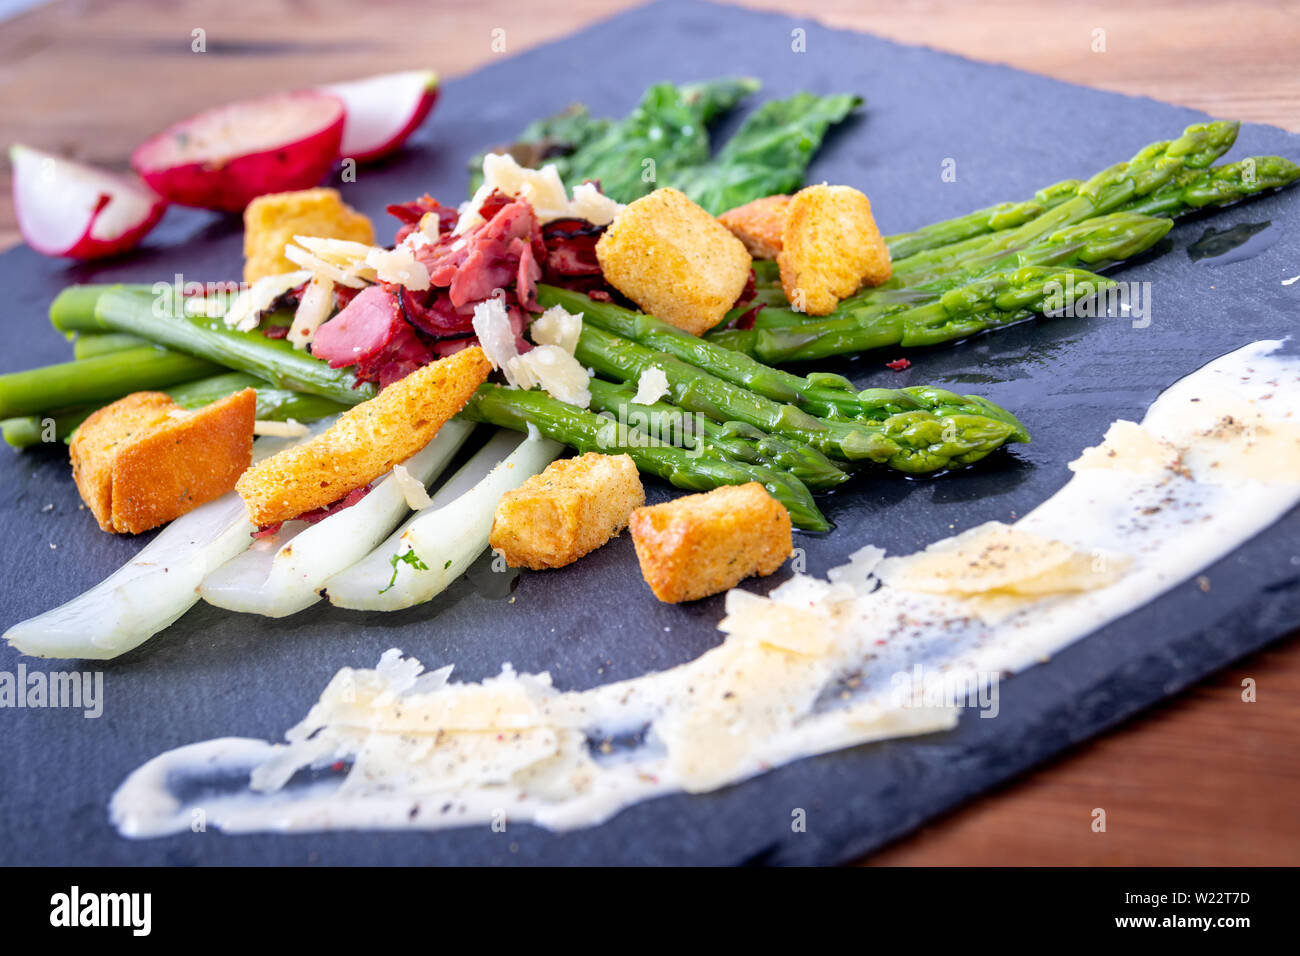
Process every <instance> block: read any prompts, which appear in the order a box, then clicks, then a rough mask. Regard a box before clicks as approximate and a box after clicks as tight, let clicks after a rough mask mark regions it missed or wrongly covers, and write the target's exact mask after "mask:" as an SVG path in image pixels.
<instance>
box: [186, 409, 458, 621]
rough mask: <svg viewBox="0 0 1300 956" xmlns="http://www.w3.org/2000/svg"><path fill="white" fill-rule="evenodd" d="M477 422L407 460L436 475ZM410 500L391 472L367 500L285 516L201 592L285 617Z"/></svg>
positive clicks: (420, 472)
mask: <svg viewBox="0 0 1300 956" xmlns="http://www.w3.org/2000/svg"><path fill="white" fill-rule="evenodd" d="M473 430H474V426H473V425H472V424H471V423H469V422H462V421H458V420H455V419H453V420H452V421H449V422H447V423H446V424H445V425H443V426H442V428H440V429H439V430H438V434H437V435H436V436H434V439H433V441H431V442H429V444H428V445H426V446H425V447H424V448H423V449H421V450H420V451H418V452H416V454H414V455H412V456H411V457H410V458H409V459H407V460H406V461H405V462H404V463H403V465H404V467H405V468H406V470H407V471H408V472H410V473H411V474H412V475H413V476H414V477H415V478H416V479H417V480H418V481H420V482H421V483H423V484H425V485H427V484H428V483H429V482H431V481H433V480H434V479H435V478H436V477H437V476H438V475H439V474H441V473H442V470H443V469H444V468H446V467H447V464H448V463H449V462H450V461H451V459H452V457H453V456H455V454H456V452H457V451H458V450H459V449H460V447H461V446H462V445H463V444H464V443H465V440H466V439H468V438H469V436H470V433H471V432H472V431H473ZM408 510H409V509H408V507H407V504H406V498H405V496H404V495H403V492H402V488H401V485H400V483H399V482H397V481H396V480H394V477H393V474H392V472H389V473H388V474H387V475H385V476H384V477H383V478H381V479H379V481H378V482H377V483H376V485H375V487H374V488H372V489H371V490H370V493H369V494H367V495H366V496H365V497H364V498H362V499H361V500H360V501H358V502H357V503H356V504H354V505H352V506H351V507H349V508H345V509H343V510H342V511H340V512H338V513H337V514H334V515H330V516H329V517H328V518H326V519H324V520H323V521H319V522H317V523H316V524H312V525H309V524H306V523H305V522H301V521H289V522H286V523H285V525H284V527H283V528H282V529H281V530H280V531H279V532H277V533H276V534H274V535H272V536H270V537H269V538H263V539H260V540H258V541H256V542H254V544H253V546H252V547H251V548H249V549H248V550H247V551H245V552H244V553H242V554H239V555H236V556H235V557H234V558H232V559H231V560H230V561H228V562H226V563H225V564H223V565H222V566H221V567H219V568H217V569H216V570H215V571H213V572H211V573H210V574H209V575H208V576H207V577H205V578H204V579H203V583H202V585H200V588H199V593H200V594H201V596H202V597H203V600H205V601H207V602H208V603H209V604H212V605H215V606H217V607H223V608H226V609H227V610H231V611H242V612H244V613H248V614H262V615H265V616H267V617H286V616H288V615H290V614H295V613H297V612H298V611H301V610H304V609H305V608H308V607H310V606H311V605H313V604H315V603H316V602H317V601H319V600H320V594H319V593H317V592H318V590H319V589H320V587H321V585H323V584H324V583H325V581H326V580H327V579H328V578H329V577H330V576H332V575H334V574H337V573H338V572H339V571H343V570H345V569H346V568H348V567H349V566H351V565H352V564H355V563H356V562H357V561H360V560H361V559H362V558H364V557H365V556H366V555H367V554H369V553H370V552H371V551H372V550H373V549H374V548H375V546H376V545H378V544H379V543H380V541H382V540H383V539H384V538H385V537H386V536H387V535H388V533H389V532H390V531H392V529H393V527H394V526H395V525H396V524H397V523H398V521H400V520H401V517H402V515H403V514H405V513H407V511H408Z"/></svg>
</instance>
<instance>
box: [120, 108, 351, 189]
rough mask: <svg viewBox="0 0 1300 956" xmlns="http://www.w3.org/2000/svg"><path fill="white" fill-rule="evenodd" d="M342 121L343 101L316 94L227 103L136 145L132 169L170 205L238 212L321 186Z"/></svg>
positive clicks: (336, 149)
mask: <svg viewBox="0 0 1300 956" xmlns="http://www.w3.org/2000/svg"><path fill="white" fill-rule="evenodd" d="M343 120H344V108H343V101H342V100H340V99H339V98H338V97H336V96H332V95H331V94H329V93H325V92H322V91H320V90H304V91H302V92H298V93H278V94H276V95H274V96H268V97H264V98H262V99H257V100H244V101H243V102H239V103H230V104H228V105H226V106H219V107H217V108H216V109H211V110H206V111H204V112H202V113H199V114H197V115H195V116H191V117H190V118H189V119H187V120H183V121H181V122H180V123H177V124H176V125H175V126H172V127H171V128H170V129H167V130H165V131H164V132H162V133H159V134H158V135H157V136H155V137H153V138H152V139H150V140H148V141H147V142H145V143H143V144H141V145H140V146H138V147H136V150H135V152H134V153H132V154H131V166H132V168H134V169H135V171H136V172H138V173H139V174H140V175H141V176H142V177H144V180H145V182H147V183H148V184H149V185H150V186H152V187H153V188H154V189H156V190H157V191H158V192H159V193H160V194H162V196H163V197H165V198H166V199H169V200H171V201H172V202H176V203H180V204H181V205H183V206H199V207H201V208H203V209H219V210H223V211H226V212H239V211H241V210H242V209H243V208H244V207H245V206H247V205H248V203H249V202H250V201H251V200H252V199H254V198H256V197H257V196H261V195H263V194H264V193H274V192H284V191H286V190H290V189H308V188H310V187H312V186H315V185H317V184H318V183H320V181H321V180H322V179H323V178H324V177H325V174H326V173H327V172H329V169H330V166H331V165H333V163H334V160H335V158H336V157H337V156H338V153H339V144H340V143H341V142H342V138H343Z"/></svg>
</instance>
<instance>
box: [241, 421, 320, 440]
mask: <svg viewBox="0 0 1300 956" xmlns="http://www.w3.org/2000/svg"><path fill="white" fill-rule="evenodd" d="M309 433H310V429H309V428H308V427H307V426H306V425H304V424H303V423H302V422H300V421H295V420H294V419H292V418H288V419H285V420H284V421H282V422H272V421H262V420H260V419H259V420H258V421H255V422H253V434H254V435H269V436H270V437H272V438H302V437H303V436H304V435H307V434H309Z"/></svg>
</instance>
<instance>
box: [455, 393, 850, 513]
mask: <svg viewBox="0 0 1300 956" xmlns="http://www.w3.org/2000/svg"><path fill="white" fill-rule="evenodd" d="M460 415H461V417H462V418H465V419H468V420H469V421H475V422H487V423H489V424H492V425H498V426H500V427H502V428H513V429H515V430H516V431H526V430H527V428H528V426H529V425H530V424H531V425H532V426H533V427H534V428H536V429H537V430H538V431H539V432H541V433H542V434H543V435H545V436H546V437H547V438H552V439H554V440H555V441H559V442H563V443H564V444H566V445H569V446H571V447H573V448H576V449H578V450H579V451H582V452H589V451H590V452H602V453H604V454H615V455H617V454H627V455H629V456H631V458H632V460H633V461H634V462H636V466H637V468H639V469H640V470H641V471H644V472H647V473H649V474H653V475H657V476H658V477H660V478H663V479H665V480H666V481H668V482H671V483H672V484H673V485H676V486H677V487H678V488H685V489H686V490H688V491H709V490H711V489H713V488H717V487H719V486H721V485H741V484H746V483H748V482H751V481H757V482H760V483H762V485H763V486H764V487H765V488H767V490H768V491H769V492H770V493H771V495H772V497H773V498H775V499H776V500H777V501H779V502H781V504H783V505H785V507H786V510H788V511H789V512H790V520H791V521H793V522H794V524H795V526H796V527H799V528H803V529H805V530H808V531H829V530H830V527H831V526H830V522H828V521H827V520H826V518H825V516H823V515H822V513H821V511H820V510H819V509H818V508H817V505H816V503H815V502H814V501H813V498H812V494H811V493H810V492H809V491H808V489H807V488H806V487H805V486H804V484H803V483H802V482H800V481H799V479H798V478H795V477H794V476H793V475H791V474H788V473H786V472H780V471H774V470H772V469H770V468H764V467H762V466H760V465H750V464H740V463H738V462H735V461H730V460H722V459H718V458H710V457H706V456H704V455H697V454H695V453H693V452H691V451H689V450H687V449H685V448H676V447H673V446H672V445H663V444H656V443H655V442H654V439H653V438H652V437H651V436H649V435H647V434H646V433H645V432H643V431H640V430H638V429H620V428H618V427H617V423H615V422H611V421H610V420H609V419H607V418H602V417H601V416H600V415H597V414H595V413H594V412H589V411H587V410H585V409H582V408H578V407H577V406H576V405H569V404H567V403H565V402H561V401H559V400H558V399H555V398H552V397H551V396H550V395H547V394H546V393H545V392H540V391H524V390H522V389H517V388H504V387H502V386H500V385H492V384H485V385H480V386H479V388H478V391H477V392H475V393H474V395H473V396H472V397H471V398H470V400H469V404H467V405H466V406H465V407H464V408H463V409H461V412H460Z"/></svg>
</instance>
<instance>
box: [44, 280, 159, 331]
mask: <svg viewBox="0 0 1300 956" xmlns="http://www.w3.org/2000/svg"><path fill="white" fill-rule="evenodd" d="M151 288H152V286H147V285H117V286H115V285H110V284H93V285H70V286H68V287H67V288H66V289H64V290H63V291H62V292H60V293H59V294H58V295H56V296H55V297H54V301H53V302H51V303H50V324H51V325H53V326H54V327H55V328H56V329H58V330H59V331H60V332H105V331H107V329H105V328H104V325H103V324H102V323H101V322H100V321H99V319H97V318H95V305H96V303H98V302H99V297H100V296H102V295H103V294H104V293H105V292H107V291H108V290H109V289H130V290H132V291H134V292H138V293H140V294H145V293H147V292H149V290H150V289H151Z"/></svg>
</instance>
